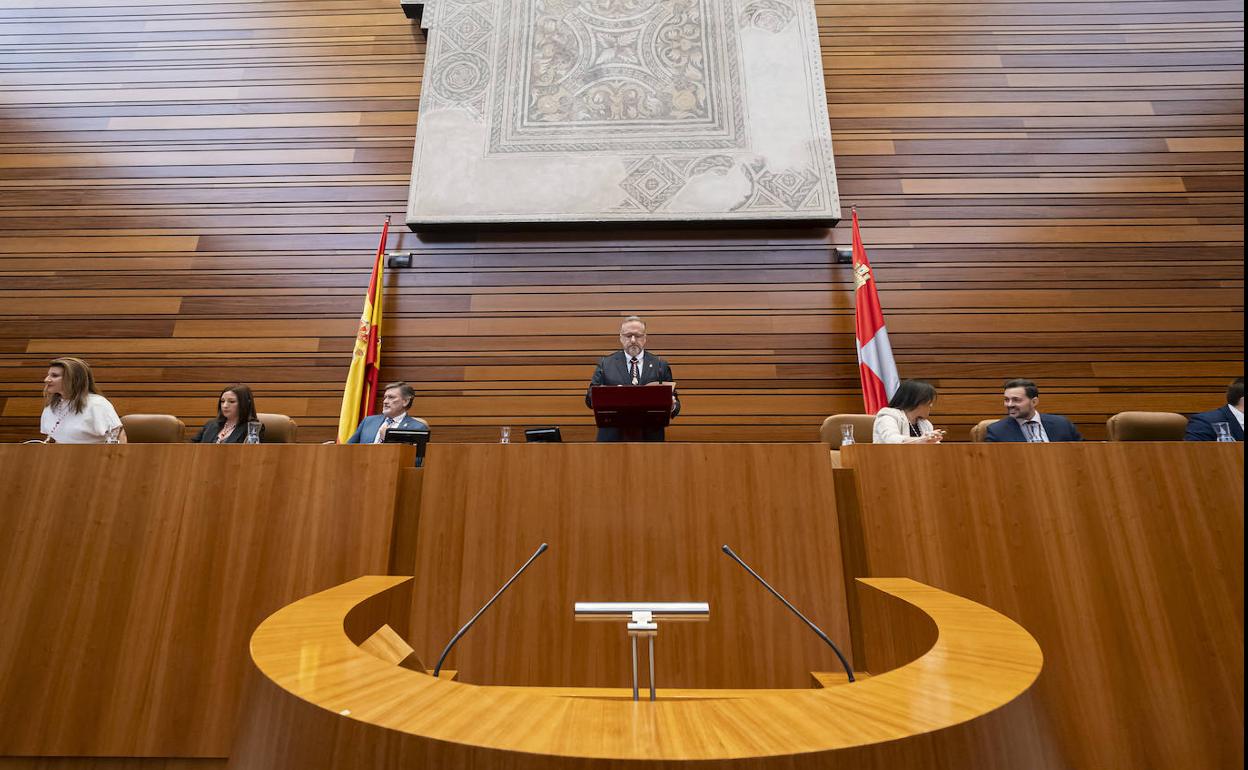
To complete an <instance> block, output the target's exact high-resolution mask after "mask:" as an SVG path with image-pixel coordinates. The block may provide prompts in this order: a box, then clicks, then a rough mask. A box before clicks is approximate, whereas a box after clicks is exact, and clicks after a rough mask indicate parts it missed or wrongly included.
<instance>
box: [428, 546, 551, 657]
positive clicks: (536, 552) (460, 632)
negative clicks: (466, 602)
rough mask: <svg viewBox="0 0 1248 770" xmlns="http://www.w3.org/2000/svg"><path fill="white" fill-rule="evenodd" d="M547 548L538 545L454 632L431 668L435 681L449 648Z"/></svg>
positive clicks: (449, 650)
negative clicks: (514, 571) (512, 573)
mask: <svg viewBox="0 0 1248 770" xmlns="http://www.w3.org/2000/svg"><path fill="white" fill-rule="evenodd" d="M548 547H549V546H547V545H546V544H545V543H542V544H541V545H539V546H538V547H537V550H536V551H534V552H533V555H532V556H530V557H529V560H528V561H526V562H525V563H524V564H523V565H522V566H521V567H520V569H518V570H516V574H514V575H512V576H511V579H510V580H508V581H507V582H506V583H503V587H502V588H500V589H498V593H496V594H494V595H493V596H491V597H490V600H489V601H488V602H486V603H485V606H484V607H482V608H481V609H479V610H477V614H476V615H473V616H472V619H471V620H469V621H468V622H467V623H465V624H464V627H463V628H461V629H459V631H458V632H456V634H455V636H453V637H451V641H449V642H447V643H446V649H444V650H442V657H440V658H438V665H436V666H434V667H433V676H434V678H435V679H436V678H437V676H438V674H439V673H441V672H442V664H443V663H444V662H445V661H446V656H447V655H449V654H450V653H451V648H452V647H454V646H455V643H456V642H458V641H459V639H460V637H462V636H463V635H464V634H466V633H468V629H470V628H472V624H473V623H476V622H477V618H479V617H481V614H482V613H483V612H485V611H486V610H488V609H489V608H490V605H491V604H493V603H494V601H495V600H496V599H498V597H500V596H502V595H503V591H506V590H507V588H508V587H509V586H510V585H511V584H512V583H514V582H516V578H518V577H520V574H521V573H522V572H524V571H525V570H526V569H528V568H529V565H530V564H532V563H533V560H534V559H536V558H537V557H539V556H541V555H542V554H543V553H545V552H546V549H547V548H548Z"/></svg>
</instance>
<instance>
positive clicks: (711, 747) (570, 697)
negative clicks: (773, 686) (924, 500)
mask: <svg viewBox="0 0 1248 770" xmlns="http://www.w3.org/2000/svg"><path fill="white" fill-rule="evenodd" d="M411 580H412V578H409V577H382V576H375V577H362V578H359V579H357V580H353V581H351V582H349V583H345V584H343V585H340V586H337V587H335V588H331V589H329V590H327V591H323V592H321V593H318V594H315V595H312V596H309V597H307V598H304V599H301V600H299V601H297V602H295V603H293V604H290V605H288V606H286V607H284V608H282V609H281V610H279V611H278V612H276V613H274V614H273V615H272V616H270V617H269V618H268V619H267V620H265V621H264V622H263V623H262V624H261V625H260V627H259V628H258V629H257V630H256V632H255V634H254V635H253V636H252V639H251V654H252V658H253V660H254V661H255V663H256V665H257V667H258V668H259V669H260V671H261V672H262V673H263V674H264V675H265V676H266V677H268V679H269V680H271V681H272V682H273V683H275V684H276V685H277V687H278V688H280V690H278V689H276V688H272V687H269V688H267V689H266V690H264V691H262V692H260V693H259V694H258V695H257V696H254V697H253V700H252V703H251V708H250V710H249V714H248V717H247V718H245V719H244V726H243V729H242V735H241V737H240V740H239V743H238V745H237V746H236V750H235V752H234V754H233V757H232V760H231V766H232V767H261V766H264V767H273V768H276V767H296V766H299V767H310V766H315V767H334V768H345V767H366V766H367V767H399V766H404V767H407V766H422V765H425V766H430V767H434V766H438V765H439V764H441V763H443V762H471V763H472V764H473V766H474V767H476V766H505V767H555V766H558V767H597V766H608V765H610V766H614V765H617V764H619V763H625V764H628V763H632V762H634V761H647V762H649V763H650V765H649V766H650V767H658V766H675V765H678V764H681V763H683V762H688V761H700V762H707V761H712V763H714V761H715V760H720V761H734V766H751V767H753V766H757V767H767V766H772V765H773V764H775V766H780V764H776V762H777V761H782V763H783V766H784V767H797V766H802V765H803V764H804V763H803V759H805V760H813V761H817V763H818V764H819V766H821V767H829V766H836V764H837V763H835V762H833V761H832V760H833V759H834V758H835V755H836V753H838V752H844V751H846V750H851V751H852V750H855V749H859V750H860V749H862V748H864V747H870V746H874V745H882V744H886V743H889V742H895V741H898V740H900V739H906V738H909V737H912V736H916V735H920V734H924V733H931V732H933V731H940V730H943V729H946V728H950V727H952V726H955V725H959V724H962V723H965V722H968V721H970V720H974V719H976V718H977V717H981V716H983V715H985V714H988V713H989V712H992V711H994V710H995V709H998V708H1000V707H1002V706H1004V705H1006V704H1008V703H1009V702H1010V701H1012V700H1014V699H1015V698H1016V697H1018V696H1019V695H1020V694H1022V693H1023V692H1024V691H1026V690H1027V688H1028V687H1030V686H1031V684H1032V682H1033V681H1035V678H1036V676H1037V675H1038V674H1039V673H1040V668H1041V665H1042V655H1041V651H1040V647H1039V645H1038V644H1037V643H1036V641H1035V639H1033V638H1032V637H1031V635H1030V634H1028V633H1027V631H1026V630H1024V629H1023V628H1022V627H1021V626H1019V625H1018V624H1016V623H1014V622H1013V621H1011V620H1010V619H1008V618H1006V617H1005V616H1003V615H1000V614H999V613H997V612H994V611H993V610H990V609H988V608H987V607H984V606H982V605H979V604H976V603H974V602H972V601H969V600H967V599H963V598H961V597H958V596H955V595H953V594H949V593H946V592H943V591H940V590H938V589H935V588H932V587H929V586H926V585H923V584H921V583H917V582H915V581H912V580H908V579H896V578H887V579H881V578H876V579H863V580H860V581H859V584H860V586H859V588H860V590H862V591H863V593H864V599H865V600H866V603H867V604H870V603H872V602H875V603H877V604H878V603H880V602H883V604H884V605H887V606H888V609H887V610H886V612H885V614H887V615H888V617H889V618H890V619H897V618H900V619H902V620H901V622H900V623H898V624H897V625H899V626H907V627H909V628H908V630H907V629H901V628H894V629H891V630H890V631H889V634H888V640H887V642H885V643H881V644H876V645H875V648H876V649H877V653H874V658H873V660H876V661H878V662H873V663H872V666H874V667H877V668H879V667H880V665H889V664H890V661H888V660H886V659H887V658H888V657H893V658H899V659H900V660H894V661H891V662H892V663H897V662H901V663H902V664H901V665H899V666H898V667H896V668H892V669H891V670H887V671H883V672H877V673H876V674H875V675H874V676H870V677H867V678H864V679H861V680H860V681H858V682H856V683H854V684H852V685H841V686H834V687H825V688H822V689H809V690H662V689H660V691H659V700H658V701H657V702H655V703H649V702H644V701H643V702H641V703H634V702H632V700H631V698H630V696H629V691H628V690H626V689H623V688H621V689H619V690H613V689H597V688H539V687H508V686H477V685H469V684H461V683H459V682H455V681H450V680H447V679H445V678H443V679H434V678H433V677H432V676H429V675H427V674H425V673H422V672H420V671H415V670H410V669H407V668H403V667H400V666H398V665H395V664H394V663H393V662H391V661H387V660H385V659H383V657H379V656H378V655H377V654H373V653H372V652H369V651H366V650H365V649H362V648H361V647H360V645H359V643H360V642H362V641H363V639H364V638H366V637H367V636H369V635H370V634H372V632H373V631H375V630H376V629H377V628H379V627H380V625H381V623H380V622H379V621H378V618H380V617H381V614H379V612H378V610H379V609H381V613H382V614H384V607H385V606H388V605H390V604H391V602H393V601H399V598H398V597H399V596H400V595H401V594H403V593H405V591H406V589H407V588H409V587H410V581H411ZM395 606H397V605H395ZM569 622H570V619H569ZM886 650H891V651H892V652H891V653H885V652H878V651H886ZM908 658H912V659H909V660H906V659H908ZM391 660H393V658H392V659H391ZM266 684H267V683H266ZM292 695H293V696H295V698H291V697H289V696H292ZM853 753H855V754H857V755H859V756H861V751H853ZM751 760H753V761H751ZM743 761H744V762H743Z"/></svg>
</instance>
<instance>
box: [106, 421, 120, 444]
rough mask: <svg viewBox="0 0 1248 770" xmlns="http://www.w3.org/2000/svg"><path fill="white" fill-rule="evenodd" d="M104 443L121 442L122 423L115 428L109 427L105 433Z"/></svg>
mask: <svg viewBox="0 0 1248 770" xmlns="http://www.w3.org/2000/svg"><path fill="white" fill-rule="evenodd" d="M104 443H105V444H120V443H121V426H120V425H118V426H117V427H115V428H109V429H108V431H107V432H106V433H105V434H104Z"/></svg>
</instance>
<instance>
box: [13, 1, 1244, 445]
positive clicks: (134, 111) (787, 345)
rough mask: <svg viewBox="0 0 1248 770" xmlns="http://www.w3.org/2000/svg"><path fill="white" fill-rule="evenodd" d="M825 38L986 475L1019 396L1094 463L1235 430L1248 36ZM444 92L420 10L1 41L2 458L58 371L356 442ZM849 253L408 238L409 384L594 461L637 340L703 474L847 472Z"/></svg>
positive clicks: (225, 12) (1184, 24) (894, 26)
mask: <svg viewBox="0 0 1248 770" xmlns="http://www.w3.org/2000/svg"><path fill="white" fill-rule="evenodd" d="M817 11H818V14H819V17H820V24H821V31H822V34H821V37H822V45H823V55H824V63H825V73H826V83H827V88H828V105H829V111H830V114H831V121H832V131H833V137H834V141H835V146H836V150H837V161H838V165H839V169H840V181H841V190H842V195H843V200H844V203H845V205H846V207H848V206H850V205H853V206H857V207H858V210H859V213H860V215H861V217H862V219H863V223H864V228H863V235H864V237H865V239H866V243H867V245H868V249H869V253H870V255H871V257H872V261H873V263H874V265H875V267H876V277H877V279H878V281H879V283H880V286H881V299H882V302H883V304H884V307H885V311H886V313H887V317H888V319H889V322H890V330H891V333H892V341H893V345H894V349H895V351H896V353H897V358H898V363H899V366H900V369H901V372H902V375H903V376H908V377H926V378H929V379H932V380H934V381H935V382H936V383H937V385H938V386H939V387H940V389H941V392H942V393H943V394H945V395H946V396H947V397H946V398H942V400H941V403H940V404H939V405H938V408H937V422H939V423H940V424H942V425H944V426H945V427H948V428H950V429H951V436H952V437H953V438H965V437H966V435H967V431H968V430H969V427H970V426H971V425H973V424H974V423H975V422H977V421H978V420H979V419H981V418H983V417H986V416H992V415H994V414H996V413H998V412H999V411H1000V403H999V402H1000V399H999V395H998V388H999V386H1000V382H1001V381H1002V380H1004V379H1005V378H1007V377H1012V376H1018V375H1027V376H1032V377H1035V378H1036V379H1039V380H1040V381H1041V382H1042V385H1043V386H1044V402H1043V404H1044V407H1045V408H1046V409H1050V410H1054V411H1061V412H1066V413H1067V414H1069V415H1071V416H1072V417H1073V418H1074V419H1075V420H1076V421H1077V422H1078V423H1079V424H1080V426H1081V428H1082V429H1083V430H1084V432H1085V435H1087V436H1089V437H1091V438H1099V437H1103V436H1104V426H1103V424H1104V420H1105V418H1106V417H1107V416H1108V415H1109V414H1111V413H1113V412H1116V411H1119V410H1124V409H1141V408H1144V409H1150V408H1165V409H1173V410H1178V411H1188V412H1190V411H1196V410H1203V409H1206V408H1211V407H1213V406H1216V405H1217V404H1218V403H1219V401H1220V398H1221V396H1220V392H1221V390H1222V388H1223V387H1224V386H1225V384H1226V382H1227V381H1229V380H1230V379H1231V378H1232V377H1234V376H1236V375H1237V374H1240V373H1242V368H1243V366H1242V362H1243V352H1242V350H1243V342H1244V340H1243V299H1242V289H1243V209H1242V206H1243V189H1244V188H1243V100H1242V99H1243V95H1242V88H1243V5H1242V3H1240V2H1234V1H1232V0H1210V1H1209V2H1204V3H1201V4H1200V5H1199V7H1193V6H1192V5H1191V4H1190V3H1179V2H1138V1H1128V0H1105V1H1101V2H1045V1H1042V0H1022V1H1020V2H999V1H998V2H980V3H952V2H922V3H919V2H904V1H903V0H881V2H873V3H839V2H831V0H818V2H817ZM423 56H424V41H423V38H422V35H421V33H419V32H418V31H416V29H415V27H414V26H413V25H412V24H411V23H409V22H408V21H407V20H406V19H405V18H404V17H403V16H402V14H401V13H400V12H399V10H398V8H397V4H396V3H394V2H393V0H358V1H355V2H345V1H344V0H307V1H301V2H296V1H295V0H229V1H227V0H194V1H193V2H184V3H177V4H172V5H170V4H166V3H163V2H156V1H155V0H107V1H106V0H84V2H78V3H74V4H72V6H67V5H65V4H64V3H59V2H54V0H11V1H10V2H6V3H4V4H3V7H0V81H2V82H3V83H4V88H3V93H2V94H0V440H14V439H24V438H29V437H31V436H33V435H35V434H36V430H37V413H38V411H39V403H38V380H39V379H40V377H41V374H42V367H43V365H44V364H45V363H46V361H47V359H49V358H50V357H52V356H54V355H58V354H79V355H82V356H84V357H86V358H88V359H89V360H91V361H92V362H94V363H95V364H96V366H97V367H98V368H99V372H100V380H101V383H102V385H103V387H104V389H105V390H106V392H107V393H108V394H109V395H110V396H111V397H113V398H114V400H115V401H116V402H117V405H118V406H119V407H120V409H121V410H122V411H138V410H144V411H147V410H151V411H163V412H171V413H174V414H177V415H178V416H179V417H181V418H182V419H183V420H184V421H185V422H186V423H187V424H188V425H193V424H196V423H198V422H199V421H201V420H204V419H207V418H208V417H209V416H210V415H211V414H212V412H213V409H214V399H215V396H216V394H217V393H218V392H219V389H220V388H221V387H222V386H223V385H225V384H227V383H229V382H231V381H235V380H242V381H246V382H249V383H251V384H252V385H254V386H255V388H256V390H257V393H258V396H259V402H260V405H261V407H262V408H263V409H265V410H272V411H279V410H286V411H289V412H290V413H291V414H292V415H293V416H294V417H295V418H296V419H297V420H298V421H299V423H300V436H301V438H302V439H303V440H305V441H319V440H323V439H326V438H329V437H330V436H331V435H332V434H333V432H334V427H333V426H334V423H335V420H336V415H337V412H338V408H337V400H338V398H339V393H340V384H341V381H342V379H343V378H344V376H345V373H346V367H347V355H348V350H349V345H350V339H351V333H352V330H353V328H354V324H355V317H356V315H357V314H358V312H359V306H360V304H361V297H362V293H363V290H364V287H365V285H366V284H367V281H368V270H369V267H370V264H371V252H372V251H373V249H374V248H375V246H376V239H377V233H378V231H379V228H380V224H381V221H382V219H383V217H384V216H385V215H386V214H391V215H394V216H395V218H396V222H398V221H401V220H402V211H403V208H404V203H405V195H406V187H407V182H408V173H409V162H410V153H411V147H412V141H413V136H414V130H415V125H416V123H417V120H418V115H417V110H418V98H419V93H420V77H421V67H422V65H423ZM848 242H849V233H848V228H847V227H845V226H841V227H838V228H836V229H835V230H833V231H831V232H828V231H823V230H774V231H736V230H734V231H719V230H706V229H703V230H680V229H675V230H664V231H645V230H639V229H627V230H617V231H594V232H563V233H542V232H524V233H513V232H490V233H466V234H458V235H456V234H449V235H441V236H438V237H429V238H421V237H418V236H416V235H414V234H411V233H407V232H400V231H399V230H397V229H396V230H395V231H394V232H393V233H392V236H391V238H390V241H389V244H388V245H389V247H390V248H391V249H394V250H405V251H406V250H412V251H414V252H415V257H414V260H413V265H414V266H413V267H412V268H411V269H407V270H402V271H396V272H394V273H392V274H391V275H390V277H389V280H388V282H387V298H386V308H387V313H388V318H389V319H390V325H389V328H388V337H387V355H386V358H385V359H384V369H385V371H384V375H383V376H385V377H387V378H394V379H399V378H404V379H408V380H410V381H412V382H414V383H416V384H417V385H418V387H419V388H420V391H421V394H422V395H421V399H420V404H419V406H418V407H417V411H418V412H420V413H422V414H425V415H428V416H429V417H430V419H431V420H432V421H433V423H434V428H435V430H436V431H437V436H438V438H439V439H443V440H460V441H489V440H492V439H493V438H494V436H496V434H497V426H499V425H501V424H511V425H514V426H520V425H527V424H560V425H562V426H564V433H565V435H566V436H568V437H569V438H577V439H583V438H588V437H590V436H591V435H592V431H591V429H590V427H589V415H588V413H587V411H586V410H585V408H584V406H583V404H582V402H581V392H582V387H583V384H584V381H585V380H586V379H588V377H589V375H590V373H591V372H592V367H593V364H594V360H595V358H596V357H597V356H598V355H601V354H602V353H603V352H606V351H608V350H610V349H611V348H612V347H613V345H614V344H615V338H614V329H615V326H616V321H617V319H618V318H619V316H620V315H622V314H625V313H629V312H633V311H638V312H642V313H644V314H645V315H646V316H647V317H648V318H649V319H650V321H651V332H652V335H653V336H652V341H651V344H652V347H653V349H654V350H656V351H658V352H661V353H663V354H665V355H667V356H669V357H670V359H671V361H672V364H673V368H674V370H675V373H676V375H677V377H678V379H679V380H680V383H681V385H682V388H683V393H684V404H685V408H684V412H683V414H682V416H681V418H680V419H679V420H678V422H677V424H676V426H675V427H674V428H673V429H672V431H671V434H670V435H671V436H672V437H673V438H675V439H682V440H710V441H713V440H728V439H732V438H735V437H738V436H744V437H747V438H751V439H757V440H773V441H790V440H792V441H805V440H813V439H814V438H815V437H816V435H817V429H818V426H819V424H820V422H821V420H822V418H823V417H824V416H826V415H827V414H829V413H832V412H838V411H859V410H860V409H861V401H860V397H859V395H858V386H857V378H856V366H855V359H854V341H853V334H852V323H851V319H852V312H853V309H852V295H851V290H852V286H853V283H852V277H851V275H850V271H849V268H848V267H846V266H843V265H837V264H835V260H834V258H833V256H832V252H831V249H830V247H831V246H832V245H841V246H844V245H846V244H848ZM516 394H520V395H523V398H522V399H520V400H518V401H516V400H513V396H514V395H516ZM955 397H956V398H955ZM1162 404H1164V406H1161V405H1162ZM515 405H519V406H515ZM742 423H746V425H745V426H742V425H741V424H742Z"/></svg>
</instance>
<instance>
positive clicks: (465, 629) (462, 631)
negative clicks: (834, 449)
mask: <svg viewBox="0 0 1248 770" xmlns="http://www.w3.org/2000/svg"><path fill="white" fill-rule="evenodd" d="M548 547H549V546H547V545H546V544H545V543H542V544H541V545H539V546H538V547H537V550H536V551H534V552H533V555H532V556H530V557H529V560H528V561H526V562H525V563H524V565H523V566H521V567H520V569H518V570H516V574H514V575H512V576H511V579H510V580H508V581H507V582H506V583H503V587H502V588H500V589H498V593H496V594H494V595H493V596H491V597H490V600H489V601H488V602H486V603H485V606H484V607H482V608H481V609H479V610H477V614H476V615H473V616H472V620H469V621H468V622H467V623H465V624H464V627H463V628H461V629H459V631H458V632H457V633H456V634H455V636H453V637H451V641H449V642H447V643H446V649H445V650H443V651H442V657H440V658H438V665H436V666H434V667H433V676H434V678H435V679H436V678H437V676H438V674H439V673H441V671H442V664H443V663H444V662H445V661H446V656H447V655H449V654H450V652H451V648H452V647H454V646H455V643H456V642H458V641H459V638H460V637H461V636H463V635H464V634H466V633H468V629H470V628H472V624H473V623H476V622H477V618H479V617H481V613H483V612H485V611H486V610H488V609H489V608H490V605H491V604H493V603H494V601H495V600H496V599H498V597H500V596H502V595H503V591H506V590H507V588H508V586H510V585H511V584H512V583H514V582H516V578H518V577H520V573H522V572H524V571H525V570H526V569H528V568H529V565H530V564H532V563H533V560H534V559H536V558H537V557H539V556H541V555H542V554H543V553H545V552H546V549H547V548H548ZM794 612H796V610H794ZM807 622H809V621H807ZM829 644H831V642H829Z"/></svg>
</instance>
